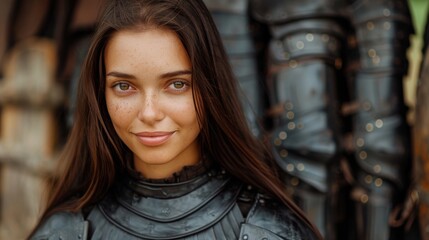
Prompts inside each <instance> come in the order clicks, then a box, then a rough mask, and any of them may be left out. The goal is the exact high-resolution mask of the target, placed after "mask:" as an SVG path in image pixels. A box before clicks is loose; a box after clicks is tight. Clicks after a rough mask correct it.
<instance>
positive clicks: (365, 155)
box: [359, 151, 368, 160]
mask: <svg viewBox="0 0 429 240" xmlns="http://www.w3.org/2000/svg"><path fill="white" fill-rule="evenodd" d="M367 157H368V154H367V153H366V152H365V151H361V152H360V153H359V158H360V159H362V160H363V159H366V158H367Z"/></svg>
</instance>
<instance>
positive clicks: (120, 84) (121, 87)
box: [118, 83, 130, 91]
mask: <svg viewBox="0 0 429 240" xmlns="http://www.w3.org/2000/svg"><path fill="white" fill-rule="evenodd" d="M118 85H119V89H121V90H122V91H126V90H128V89H130V85H128V84H126V83H119V84H118Z"/></svg>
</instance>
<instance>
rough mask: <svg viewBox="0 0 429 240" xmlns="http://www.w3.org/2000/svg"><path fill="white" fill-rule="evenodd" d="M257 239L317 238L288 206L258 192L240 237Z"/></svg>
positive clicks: (302, 239) (247, 239)
mask: <svg viewBox="0 0 429 240" xmlns="http://www.w3.org/2000/svg"><path fill="white" fill-rule="evenodd" d="M239 239H243V240H253V239H254V240H256V239H258V240H259V239H288V240H304V239H305V240H309V239H316V238H315V236H314V235H313V234H312V231H311V230H310V229H309V228H308V227H307V226H306V224H305V223H304V222H302V221H301V220H300V219H299V218H298V217H297V216H296V215H295V214H294V213H293V212H292V211H291V210H289V208H288V207H287V206H285V205H284V204H281V203H280V202H278V201H276V200H274V199H270V198H267V197H265V196H263V195H261V194H258V195H257V196H256V199H255V203H254V204H253V207H252V209H251V210H250V212H249V214H248V216H247V219H246V222H245V223H244V224H242V227H241V231H240V238H239Z"/></svg>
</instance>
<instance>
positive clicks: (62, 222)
mask: <svg viewBox="0 0 429 240" xmlns="http://www.w3.org/2000/svg"><path fill="white" fill-rule="evenodd" d="M87 233H88V222H87V221H85V219H84V217H83V215H82V213H81V212H78V213H71V212H59V213H55V214H54V215H52V216H51V217H49V218H48V219H47V220H46V221H45V222H44V223H43V224H42V225H41V226H40V227H39V228H38V229H37V231H36V232H35V233H34V234H33V236H31V237H30V239H31V240H42V239H47V240H48V239H49V240H50V239H76V240H84V239H86V238H87Z"/></svg>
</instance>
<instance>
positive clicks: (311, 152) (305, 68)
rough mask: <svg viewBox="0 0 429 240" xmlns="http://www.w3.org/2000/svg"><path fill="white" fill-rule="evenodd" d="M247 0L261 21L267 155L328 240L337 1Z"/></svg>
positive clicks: (339, 32)
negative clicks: (267, 36) (265, 38)
mask: <svg viewBox="0 0 429 240" xmlns="http://www.w3.org/2000/svg"><path fill="white" fill-rule="evenodd" d="M335 4H336V6H334V3H333V2H332V3H331V5H329V4H326V1H314V0H312V1H311V3H310V1H309V2H308V3H304V2H302V1H280V0H271V1H262V0H255V1H252V5H251V6H252V13H253V15H254V17H255V18H256V19H258V20H260V21H262V22H265V23H267V24H268V26H269V28H270V31H271V34H272V39H271V42H270V44H269V63H268V69H269V70H268V71H269V73H268V77H267V86H268V92H269V98H270V106H271V113H273V114H274V115H275V116H274V118H273V122H274V126H273V131H272V136H271V142H272V145H273V146H274V149H273V154H274V157H275V159H276V161H277V163H278V165H279V166H280V167H281V169H282V170H283V171H284V174H283V176H284V181H285V184H286V185H287V186H288V188H289V189H290V190H291V191H292V194H293V197H294V199H295V200H296V202H297V203H298V205H299V206H300V207H301V208H302V209H303V210H304V212H306V214H307V216H308V217H309V218H310V220H311V221H312V222H313V223H315V225H316V226H317V227H318V228H319V230H320V231H321V233H322V235H324V237H325V238H326V239H336V236H335V235H336V234H335V225H336V224H335V222H336V219H335V218H336V209H337V206H334V202H335V201H336V196H337V186H335V184H336V182H337V175H338V174H337V172H338V160H339V158H338V156H339V141H338V140H339V134H340V129H339V114H338V103H337V81H338V80H339V75H340V68H341V58H342V51H343V45H344V44H343V43H344V40H345V32H344V30H343V28H342V26H341V25H340V23H339V21H338V20H339V18H337V17H340V16H339V14H338V13H337V12H335V11H336V10H335V9H337V10H338V8H339V6H338V1H337V2H336V3H335Z"/></svg>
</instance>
